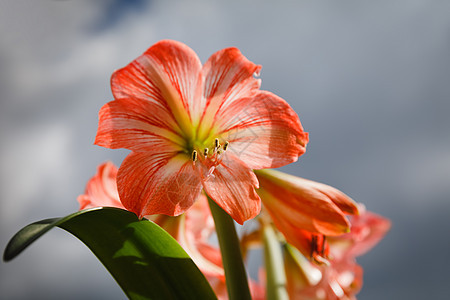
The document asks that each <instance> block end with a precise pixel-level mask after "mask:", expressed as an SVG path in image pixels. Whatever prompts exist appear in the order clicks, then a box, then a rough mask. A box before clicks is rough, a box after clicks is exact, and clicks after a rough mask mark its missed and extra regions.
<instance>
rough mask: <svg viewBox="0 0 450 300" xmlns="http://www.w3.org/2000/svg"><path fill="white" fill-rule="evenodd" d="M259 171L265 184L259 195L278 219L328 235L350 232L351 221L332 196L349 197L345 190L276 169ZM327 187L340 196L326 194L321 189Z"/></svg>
mask: <svg viewBox="0 0 450 300" xmlns="http://www.w3.org/2000/svg"><path fill="white" fill-rule="evenodd" d="M255 173H256V175H257V176H258V180H259V183H260V186H261V188H260V189H259V190H258V194H259V195H260V196H261V199H262V201H263V203H264V206H265V207H266V208H267V210H268V211H269V213H270V214H271V216H272V218H273V219H274V221H275V219H281V220H283V222H284V223H286V224H289V226H290V227H292V228H296V229H304V230H308V231H310V232H312V233H315V234H323V235H327V236H329V235H340V234H343V233H346V232H348V229H349V225H350V224H349V222H348V221H347V219H346V217H345V215H344V213H343V212H342V211H341V209H340V208H339V207H338V206H337V205H336V204H335V203H334V202H333V198H332V197H341V196H345V194H343V193H342V192H340V191H338V190H336V189H334V188H332V187H329V186H327V185H324V184H317V185H316V183H315V182H313V181H311V180H306V179H303V178H300V177H296V176H292V175H289V174H285V173H282V172H279V171H275V170H259V171H255ZM323 186H324V187H328V190H330V191H331V190H333V189H334V190H335V191H336V195H334V194H333V195H332V197H330V196H329V195H327V194H325V193H324V192H323V191H322V190H321V189H320V188H321V187H323ZM345 197H347V196H345ZM347 198H348V197H347ZM349 199H350V198H349ZM349 201H351V199H350V200H349ZM280 230H281V229H280ZM283 233H284V232H283Z"/></svg>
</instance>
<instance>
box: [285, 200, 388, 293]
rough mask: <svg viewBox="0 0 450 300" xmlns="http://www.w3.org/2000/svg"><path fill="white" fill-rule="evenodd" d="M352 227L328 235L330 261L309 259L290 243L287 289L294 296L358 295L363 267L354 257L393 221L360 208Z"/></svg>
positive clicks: (352, 221) (382, 233) (286, 258)
mask: <svg viewBox="0 0 450 300" xmlns="http://www.w3.org/2000/svg"><path fill="white" fill-rule="evenodd" d="M351 225H352V227H351V231H350V232H349V233H347V234H344V235H341V236H335V237H330V238H328V244H329V253H330V259H329V263H327V264H321V265H317V264H315V263H312V262H310V261H309V260H307V259H306V258H305V256H303V255H302V254H301V253H300V252H299V251H297V250H296V249H295V248H294V247H292V246H291V245H289V244H288V245H286V246H285V247H284V249H285V256H284V257H285V271H286V277H287V290H288V293H289V296H290V298H291V299H326V300H335V299H356V298H355V295H356V294H357V293H358V292H359V290H360V289H361V287H362V276H363V269H362V268H361V266H359V265H358V264H357V263H356V260H355V257H357V256H360V255H362V254H364V253H366V252H367V251H369V250H370V249H371V248H372V247H373V246H375V244H377V243H378V242H379V241H380V240H381V239H382V238H383V236H384V235H385V234H386V233H387V231H388V230H389V228H390V221H389V220H388V219H386V218H383V217H381V216H378V215H376V214H374V213H371V212H367V211H365V209H364V208H363V207H361V208H360V215H357V216H352V217H351Z"/></svg>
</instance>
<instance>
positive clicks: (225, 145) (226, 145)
mask: <svg viewBox="0 0 450 300" xmlns="http://www.w3.org/2000/svg"><path fill="white" fill-rule="evenodd" d="M228 145H230V143H229V142H228V141H225V144H223V151H227V148H228Z"/></svg>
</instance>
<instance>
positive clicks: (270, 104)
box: [95, 40, 308, 224]
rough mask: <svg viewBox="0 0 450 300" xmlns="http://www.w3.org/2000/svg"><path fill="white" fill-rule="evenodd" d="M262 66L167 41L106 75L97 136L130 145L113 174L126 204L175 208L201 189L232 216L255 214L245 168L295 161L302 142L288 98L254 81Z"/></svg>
mask: <svg viewBox="0 0 450 300" xmlns="http://www.w3.org/2000/svg"><path fill="white" fill-rule="evenodd" d="M260 69H261V67H260V66H258V65H255V64H254V63H252V62H250V61H249V60H247V59H246V58H245V57H244V56H243V55H242V54H241V53H240V51H239V50H238V49H236V48H227V49H223V50H220V51H218V52H216V53H214V54H213V55H212V56H211V57H210V58H209V59H208V61H207V62H206V63H205V64H204V65H203V66H202V64H201V63H200V60H199V58H198V57H197V55H196V54H195V53H194V51H192V50H191V49H190V48H189V47H187V46H186V45H184V44H182V43H180V42H175V41H170V40H165V41H160V42H158V43H156V44H155V45H153V46H152V47H150V48H149V49H148V50H147V51H146V52H145V53H144V54H143V55H141V56H140V57H138V58H137V59H136V60H134V61H133V62H131V63H130V64H129V65H128V66H126V67H124V68H123V69H120V70H118V71H116V72H115V73H114V74H113V76H112V78H111V86H112V92H113V95H114V99H115V100H113V101H111V102H109V103H107V104H105V105H104V106H103V107H102V108H101V110H100V113H99V119H100V120H99V126H98V131H97V136H96V139H95V144H97V145H100V146H103V147H108V148H112V149H115V148H126V149H129V150H131V151H132V152H131V153H130V154H129V155H128V156H127V157H126V158H125V160H124V161H123V162H122V165H121V166H120V169H119V171H118V174H117V184H118V189H119V195H120V200H121V202H122V204H123V205H124V206H125V207H126V208H127V209H128V210H130V211H133V212H134V213H136V214H137V215H138V216H140V217H143V216H146V215H152V214H165V215H169V216H177V215H180V214H182V213H183V212H185V211H186V210H187V209H188V208H189V207H191V206H192V205H193V203H194V202H195V201H196V199H197V198H198V197H199V195H200V193H201V192H202V190H204V191H205V192H206V193H207V194H208V196H209V197H210V198H212V199H213V200H214V201H215V202H216V203H217V204H218V205H219V206H220V207H221V208H222V209H223V210H225V211H226V212H227V213H228V214H229V215H231V216H232V217H233V219H234V220H235V221H236V222H238V223H240V224H243V222H244V221H246V220H248V219H251V218H253V217H255V216H256V215H257V214H258V213H259V211H260V206H261V202H260V198H259V196H258V195H257V193H256V192H255V188H258V180H257V178H256V176H255V174H254V173H253V171H252V170H253V169H264V168H276V167H281V166H283V165H286V164H288V163H291V162H294V161H296V160H297V158H298V156H300V155H301V154H303V153H304V152H305V147H306V144H307V142H308V134H307V133H305V132H304V131H303V128H302V126H301V124H300V121H299V119H298V116H297V115H296V113H295V112H294V111H293V110H292V109H291V107H290V106H289V105H288V104H287V103H286V102H285V101H284V100H283V99H281V98H280V97H278V96H276V95H274V94H272V93H270V92H267V91H261V90H259V87H260V83H261V82H260V80H259V79H256V78H255V77H254V75H255V74H258V73H259V71H260Z"/></svg>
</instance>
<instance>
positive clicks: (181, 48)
mask: <svg viewBox="0 0 450 300" xmlns="http://www.w3.org/2000/svg"><path fill="white" fill-rule="evenodd" d="M201 69H202V65H201V62H200V60H199V58H198V57H197V55H196V54H195V52H194V51H193V50H192V49H191V48H189V47H188V46H186V45H185V44H183V43H180V42H176V41H171V40H163V41H160V42H158V43H156V44H154V45H153V46H152V47H150V48H149V49H148V50H147V51H146V52H145V53H144V54H143V55H141V56H140V57H138V58H137V59H136V60H134V61H133V62H131V63H130V64H129V65H128V66H126V67H125V68H123V69H120V70H118V71H116V72H115V73H114V74H113V76H112V78H111V86H112V91H113V95H114V98H116V99H120V98H128V97H133V98H139V99H145V100H148V101H150V102H154V103H155V104H157V105H160V106H162V107H163V108H165V109H167V110H169V111H170V112H171V113H172V115H173V118H174V119H175V121H176V123H177V125H178V129H179V130H181V131H182V132H184V133H185V134H187V135H188V136H190V135H192V132H191V131H192V128H191V127H192V118H195V117H196V118H198V117H199V115H200V113H199V109H200V108H199V107H200V106H199V103H198V101H199V99H201V93H202V91H201V86H202V81H203V80H202V73H201Z"/></svg>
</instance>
